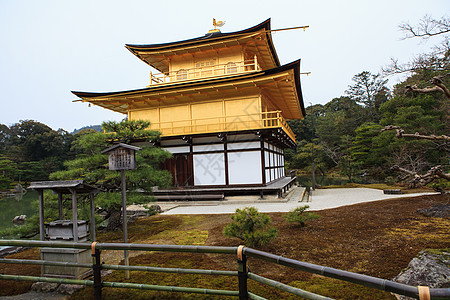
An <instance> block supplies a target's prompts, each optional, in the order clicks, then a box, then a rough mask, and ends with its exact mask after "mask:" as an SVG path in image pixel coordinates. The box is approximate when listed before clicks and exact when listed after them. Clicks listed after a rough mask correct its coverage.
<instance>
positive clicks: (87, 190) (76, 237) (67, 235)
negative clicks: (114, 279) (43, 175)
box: [29, 180, 99, 279]
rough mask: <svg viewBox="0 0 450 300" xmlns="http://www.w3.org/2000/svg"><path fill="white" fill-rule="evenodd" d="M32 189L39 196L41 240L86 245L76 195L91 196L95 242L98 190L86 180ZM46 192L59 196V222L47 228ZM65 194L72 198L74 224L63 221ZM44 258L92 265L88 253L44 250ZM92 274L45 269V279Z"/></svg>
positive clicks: (74, 269)
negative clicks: (95, 199) (95, 198)
mask: <svg viewBox="0 0 450 300" xmlns="http://www.w3.org/2000/svg"><path fill="white" fill-rule="evenodd" d="M29 188H31V189H34V190H36V191H37V192H38V194H39V234H40V240H41V241H43V240H45V239H49V240H52V241H67V242H75V243H77V242H85V241H87V238H88V236H89V228H88V223H87V221H86V220H78V214H77V195H78V194H88V195H89V202H90V219H91V220H90V227H91V228H90V236H91V241H92V242H95V238H96V237H95V216H94V210H95V207H94V196H95V195H96V194H97V193H98V192H99V191H98V189H97V188H96V187H93V186H90V185H87V184H86V183H85V182H84V181H83V180H62V181H35V182H31V184H30V186H29ZM44 190H51V191H52V192H53V193H55V194H57V195H58V213H59V219H58V220H56V221H53V222H50V223H46V224H45V217H44ZM63 194H69V195H71V196H72V220H64V213H63V205H62V202H63V201H62V200H63ZM40 252H41V258H42V259H43V260H48V261H63V262H75V263H89V262H91V260H92V258H91V255H90V252H89V250H87V249H71V248H41V249H40ZM89 272H90V269H89V268H77V267H60V266H42V270H41V273H42V276H50V277H63V278H72V279H80V278H82V277H84V276H85V275H86V274H87V273H89Z"/></svg>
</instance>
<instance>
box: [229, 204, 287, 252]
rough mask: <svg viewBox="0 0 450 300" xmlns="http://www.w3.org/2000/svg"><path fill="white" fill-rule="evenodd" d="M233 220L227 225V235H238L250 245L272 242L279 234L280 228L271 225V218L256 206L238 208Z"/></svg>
mask: <svg viewBox="0 0 450 300" xmlns="http://www.w3.org/2000/svg"><path fill="white" fill-rule="evenodd" d="M231 219H232V220H233V221H232V222H231V223H230V224H228V225H227V226H225V228H224V230H223V233H224V235H226V236H230V237H237V238H239V239H241V240H243V241H244V242H245V244H246V245H247V246H249V247H257V246H263V245H265V244H268V243H270V242H271V241H272V240H273V239H275V237H276V236H277V232H278V230H277V229H276V228H274V227H271V226H270V223H271V221H270V218H269V216H267V215H264V214H261V213H259V212H258V210H257V209H256V208H254V207H245V208H243V209H239V208H238V209H236V212H235V213H234V215H232V216H231Z"/></svg>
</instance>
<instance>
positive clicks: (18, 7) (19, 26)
mask: <svg viewBox="0 0 450 300" xmlns="http://www.w3.org/2000/svg"><path fill="white" fill-rule="evenodd" d="M449 13H450V1H448V0H441V1H440V0H428V1H426V3H425V2H424V1H422V0H421V1H418V0H408V1H403V0H401V1H400V0H397V1H386V0H377V1H365V0H353V1H351V0H348V1H332V0H329V1H313V0H309V1H304V0H298V1H283V0H278V1H273V0H272V1H267V0H259V1H246V0H240V1H236V0H226V1H225V0H223V1H194V0H191V1H186V0H179V1H176V0H172V1H170V0H166V1H150V0H149V1H144V0H142V1H135V0H128V1H113V0H101V1H100V0H98V1H97V0H76V1H75V0H70V1H69V0H67V1H61V0H59V1H57V0H55V1H46V0H41V1H35V0H28V1H26V0H0V43H1V47H0V90H1V96H0V97H1V98H0V101H1V104H2V105H1V110H0V123H2V124H6V125H8V126H9V125H12V124H13V123H16V122H18V121H19V120H26V119H31V120H36V121H39V122H42V123H44V124H47V125H48V126H50V127H52V128H53V129H55V130H56V129H58V128H63V129H65V130H67V131H69V132H70V131H72V130H73V129H75V128H80V127H83V126H85V125H94V124H100V123H101V122H102V121H106V120H121V119H122V118H123V117H124V115H122V114H118V113H114V112H111V111H108V110H105V109H102V108H98V107H94V106H93V107H90V108H88V105H87V104H86V103H73V102H72V101H73V100H76V99H77V97H76V96H75V95H73V94H72V93H71V92H70V91H72V90H75V91H87V92H102V91H121V90H128V89H135V88H143V87H145V86H146V85H147V84H148V81H149V71H150V67H149V66H148V65H146V64H145V63H143V62H142V61H140V60H139V59H137V58H136V57H135V56H134V55H132V54H131V53H130V52H129V51H128V50H126V49H125V48H124V45H125V44H126V43H128V44H154V43H165V42H172V41H178V40H182V39H188V38H195V37H199V36H203V35H204V34H205V33H207V31H208V30H209V29H212V27H213V26H212V18H216V19H217V20H224V21H226V24H225V26H224V27H222V32H232V31H237V30H242V29H245V28H248V27H251V26H253V25H256V24H259V23H260V22H262V21H264V20H266V19H267V18H272V29H279V28H285V27H294V26H301V25H309V26H310V28H309V29H307V30H306V31H305V32H303V30H291V31H283V32H277V33H273V40H274V44H275V48H276V50H277V53H278V57H279V59H280V61H281V63H282V64H285V63H289V62H291V61H294V60H296V59H299V58H300V59H301V60H302V62H301V69H302V72H307V71H310V72H312V74H311V75H310V76H304V75H302V78H301V80H302V90H303V96H304V102H305V106H309V105H310V103H312V104H317V103H321V104H325V103H326V102H328V101H330V100H331V99H333V98H335V97H339V96H342V95H344V91H345V90H346V89H347V87H348V85H349V84H351V83H352V81H351V79H352V77H353V75H355V74H357V73H360V72H362V71H370V72H372V73H378V72H379V71H380V68H381V66H384V65H386V64H388V63H389V60H390V58H391V57H395V58H399V59H400V61H407V60H408V59H409V58H411V57H412V56H413V55H414V54H418V53H421V52H423V51H425V50H426V49H429V48H430V47H431V46H432V45H433V44H434V42H433V41H432V40H430V41H429V42H428V43H423V42H422V43H420V42H419V41H418V40H401V39H400V38H401V36H402V33H401V32H399V30H398V25H399V24H400V23H401V22H403V21H408V22H410V23H411V24H416V23H417V21H418V20H419V19H420V18H422V17H423V16H424V15H425V14H429V15H432V16H433V17H435V18H440V17H442V16H443V15H444V14H449ZM393 83H395V82H394V81H393V80H391V82H390V84H393Z"/></svg>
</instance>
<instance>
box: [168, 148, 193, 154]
mask: <svg viewBox="0 0 450 300" xmlns="http://www.w3.org/2000/svg"><path fill="white" fill-rule="evenodd" d="M163 149H164V150H166V151H169V152H170V153H173V154H175V153H188V152H189V146H180V147H165V148H164V147H163Z"/></svg>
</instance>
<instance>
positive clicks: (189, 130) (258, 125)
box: [150, 111, 295, 141]
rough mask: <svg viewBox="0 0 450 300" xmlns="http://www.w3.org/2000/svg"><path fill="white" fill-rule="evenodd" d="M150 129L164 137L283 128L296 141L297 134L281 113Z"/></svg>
mask: <svg viewBox="0 0 450 300" xmlns="http://www.w3.org/2000/svg"><path fill="white" fill-rule="evenodd" d="M150 127H151V129H152V130H158V131H160V132H161V134H162V135H163V136H173V135H182V134H198V133H210V132H224V131H240V130H252V129H264V128H281V129H283V130H284V132H286V134H287V135H288V136H289V137H290V138H291V139H292V140H293V141H295V134H294V132H293V131H292V130H291V128H290V127H289V125H288V124H287V122H286V120H285V119H284V118H283V116H282V115H281V111H270V112H263V113H258V114H246V115H236V116H225V117H211V118H201V119H191V120H180V121H169V122H161V123H152V124H151V125H150Z"/></svg>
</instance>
